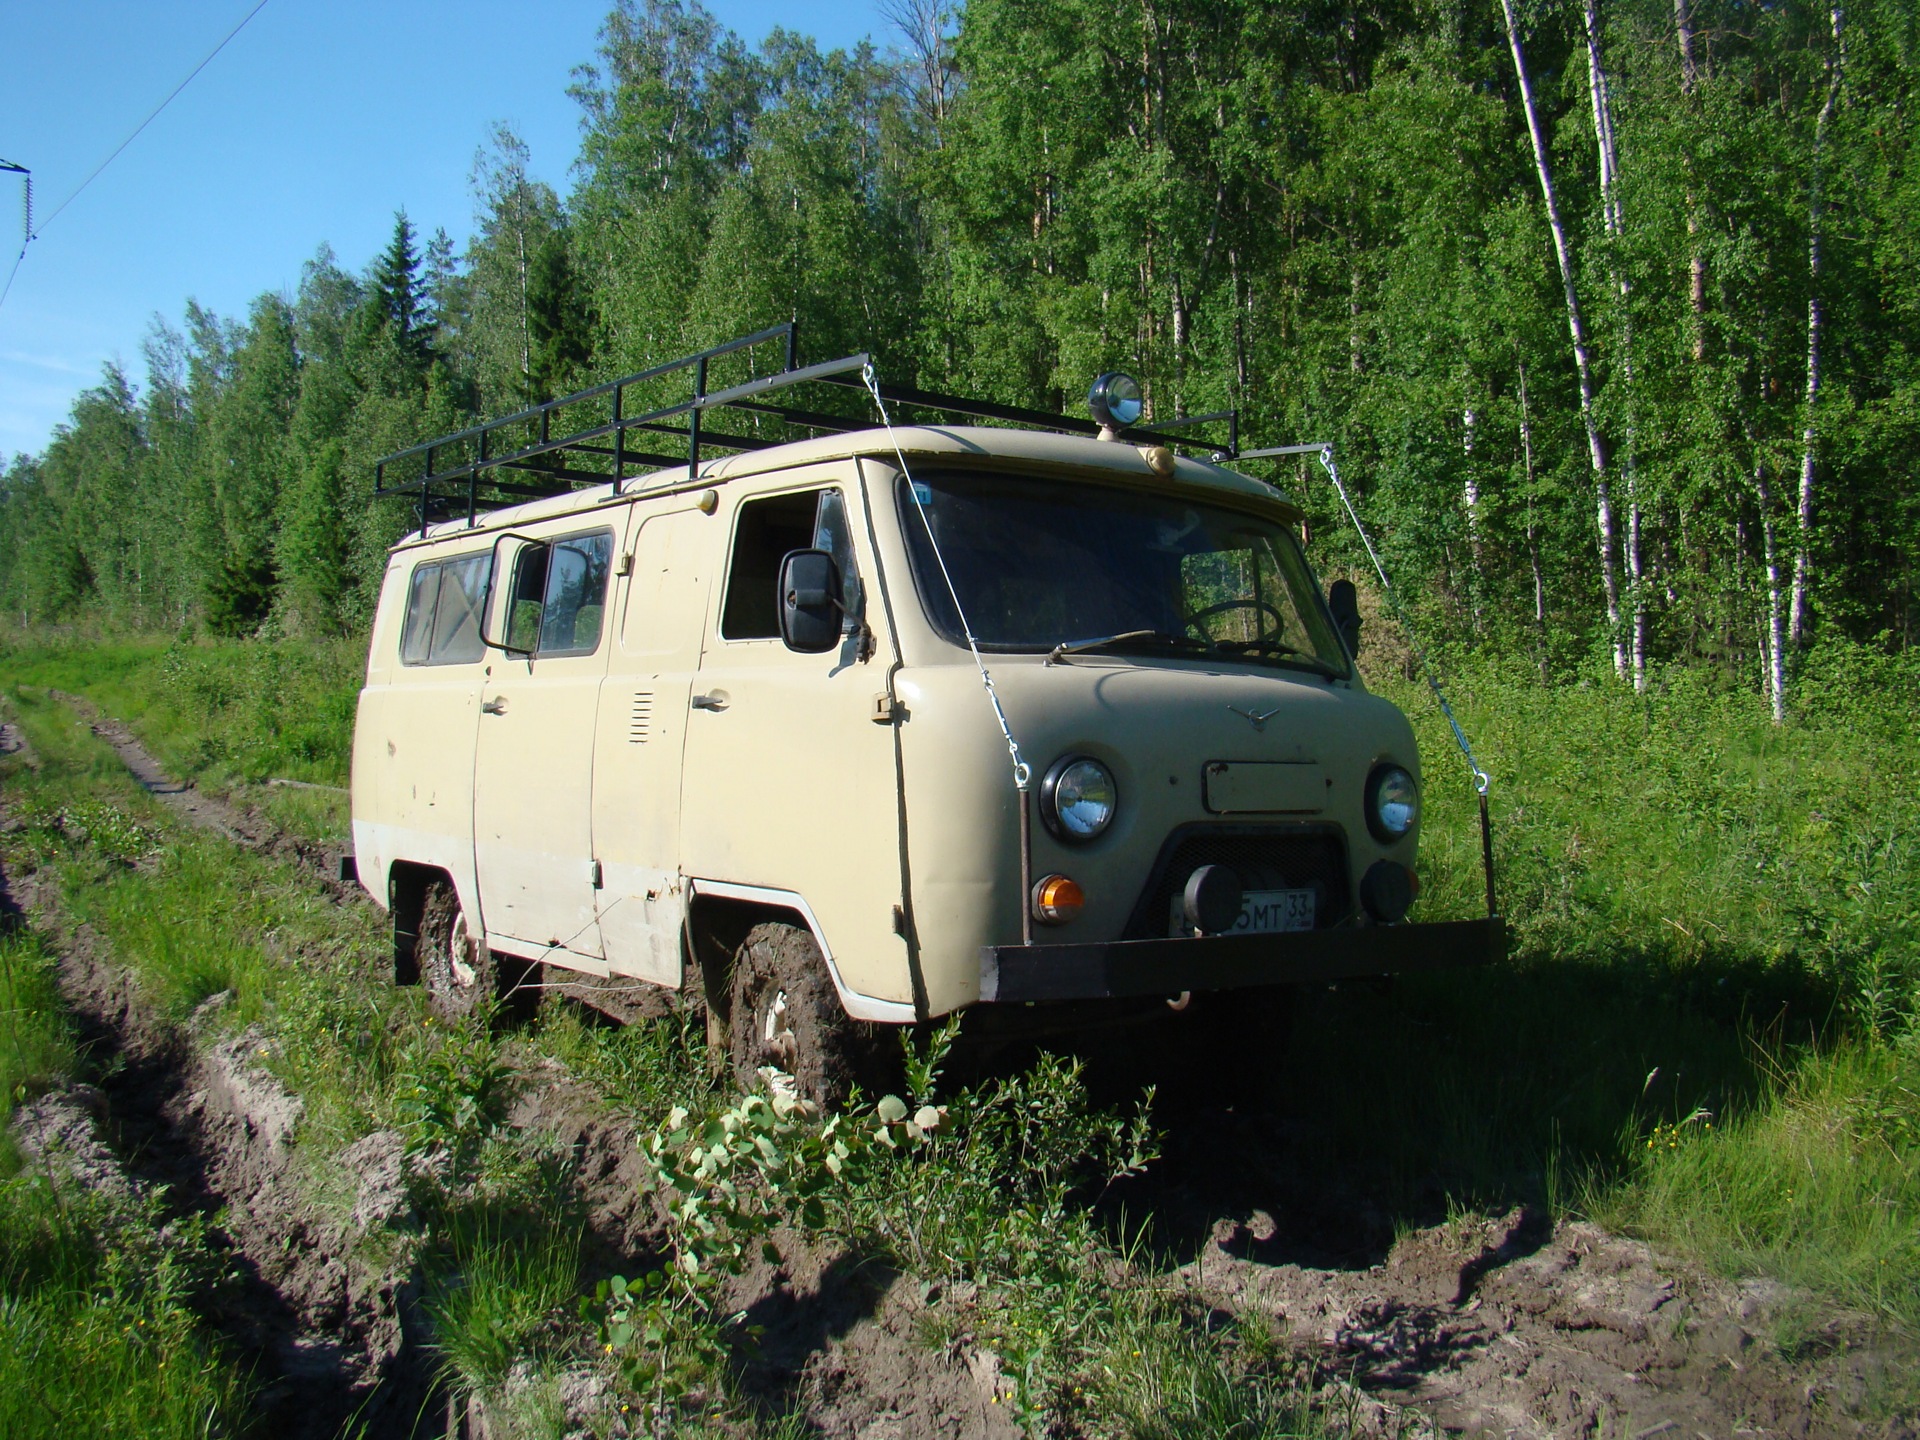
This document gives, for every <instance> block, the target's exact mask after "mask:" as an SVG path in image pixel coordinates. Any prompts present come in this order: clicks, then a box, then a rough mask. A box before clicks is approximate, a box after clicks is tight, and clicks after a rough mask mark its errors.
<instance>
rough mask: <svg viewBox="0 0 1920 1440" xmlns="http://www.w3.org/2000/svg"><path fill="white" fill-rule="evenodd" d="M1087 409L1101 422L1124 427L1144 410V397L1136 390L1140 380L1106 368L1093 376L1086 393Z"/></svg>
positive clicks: (1122, 428)
mask: <svg viewBox="0 0 1920 1440" xmlns="http://www.w3.org/2000/svg"><path fill="white" fill-rule="evenodd" d="M1087 408H1088V409H1089V410H1091V411H1093V418H1094V419H1096V420H1098V421H1099V422H1100V423H1101V424H1102V425H1105V426H1107V427H1109V428H1110V429H1114V430H1124V429H1126V428H1127V427H1128V426H1129V425H1131V424H1133V423H1134V422H1135V421H1136V420H1138V419H1139V418H1140V415H1141V412H1142V411H1143V410H1145V409H1146V397H1145V396H1143V395H1142V394H1141V393H1140V382H1139V381H1138V380H1136V379H1134V378H1133V376H1131V375H1122V374H1121V373H1120V372H1119V371H1118V370H1109V371H1107V373H1106V374H1104V375H1102V376H1100V377H1099V378H1098V379H1096V380H1095V381H1094V382H1093V388H1092V389H1091V390H1089V391H1088V392H1087Z"/></svg>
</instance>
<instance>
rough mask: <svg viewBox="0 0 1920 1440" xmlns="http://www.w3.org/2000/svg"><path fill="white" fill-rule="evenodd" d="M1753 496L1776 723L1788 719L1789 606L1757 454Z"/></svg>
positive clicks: (1770, 693) (1770, 700)
mask: <svg viewBox="0 0 1920 1440" xmlns="http://www.w3.org/2000/svg"><path fill="white" fill-rule="evenodd" d="M1753 494H1754V499H1755V500H1756V501H1757V502H1758V503H1759V508H1760V556H1761V560H1762V561H1763V562H1764V564H1765V567H1766V575H1767V623H1766V630H1765V632H1764V634H1763V645H1762V648H1763V649H1764V651H1765V652H1766V654H1765V660H1766V667H1767V708H1768V709H1769V710H1771V711H1772V712H1773V723H1774V724H1776V725H1784V724H1785V723H1786V720H1787V657H1786V638H1787V627H1786V607H1785V605H1784V604H1783V603H1782V601H1781V595H1780V547H1779V538H1778V535H1777V532H1776V527H1775V525H1774V522H1773V489H1772V487H1771V486H1770V485H1769V484H1768V483H1767V462H1766V460H1765V459H1764V458H1763V457H1761V456H1760V455H1758V454H1757V453H1756V455H1755V456H1754V461H1753Z"/></svg>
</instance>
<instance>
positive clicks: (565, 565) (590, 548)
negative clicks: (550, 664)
mask: <svg viewBox="0 0 1920 1440" xmlns="http://www.w3.org/2000/svg"><path fill="white" fill-rule="evenodd" d="M612 568H613V536H612V535H611V534H609V533H608V532H606V531H604V530H603V531H601V532H600V533H599V534H598V535H582V536H580V537H579V538H578V539H575V540H561V541H558V542H556V543H555V545H554V547H553V551H552V554H551V556H550V557H549V558H548V560H547V595H546V604H545V606H544V608H543V610H542V613H541V616H540V653H541V654H542V655H587V654H591V653H592V652H593V650H594V649H595V648H596V647H597V646H598V645H599V644H600V620H601V617H602V616H604V615H605V614H606V609H607V572H608V571H609V570H611V569H612Z"/></svg>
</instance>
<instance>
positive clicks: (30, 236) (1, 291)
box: [0, 0, 267, 305]
mask: <svg viewBox="0 0 1920 1440" xmlns="http://www.w3.org/2000/svg"><path fill="white" fill-rule="evenodd" d="M266 8H267V0H260V3H259V4H257V5H255V6H254V7H253V9H251V10H249V11H248V12H247V13H246V14H245V15H244V16H242V17H241V19H240V23H239V24H238V25H235V26H234V27H233V29H231V30H229V31H228V32H227V33H226V35H225V36H224V37H223V38H222V39H221V41H220V43H219V44H218V45H216V46H214V47H213V49H211V50H209V51H208V52H207V53H206V57H205V58H204V59H202V60H201V62H200V63H199V64H198V65H196V66H194V67H193V69H191V70H189V71H188V72H187V77H186V79H184V80H182V81H181V82H180V83H179V84H178V85H176V86H174V87H173V89H171V90H169V91H168V92H167V98H166V99H164V100H162V101H161V102H160V103H159V104H158V105H156V106H154V107H153V109H152V110H151V111H149V112H148V114H147V118H146V119H144V120H142V121H141V122H140V123H139V124H138V125H136V126H134V127H133V130H132V132H131V133H130V134H129V135H128V136H127V138H126V139H124V140H122V141H121V142H120V143H119V144H118V145H116V146H114V147H113V153H112V154H110V155H108V156H107V158H106V159H104V160H102V161H101V162H100V163H99V164H98V165H96V166H94V167H93V171H92V173H91V174H89V175H88V176H87V178H86V179H84V180H82V181H81V182H80V183H79V184H78V185H77V186H75V187H74V190H73V193H72V194H71V195H69V196H67V198H66V199H64V200H62V201H61V202H60V203H59V204H58V205H56V206H54V207H53V210H52V213H50V214H49V215H48V216H47V218H46V219H45V220H42V221H41V222H40V224H39V226H38V227H37V228H36V227H35V226H34V225H33V224H32V220H31V213H29V220H28V225H27V236H26V239H24V240H22V241H21V242H20V253H19V254H18V255H16V256H15V257H14V259H13V269H12V270H10V271H8V272H7V283H6V285H5V286H4V287H0V305H4V304H6V301H7V293H8V291H10V290H12V289H13V277H14V276H15V275H17V274H19V273H20V262H21V261H22V260H24V259H26V258H27V246H29V245H31V244H32V243H33V242H34V241H35V240H38V239H39V238H40V235H41V232H42V231H44V230H45V229H46V228H47V226H49V225H51V224H52V223H53V222H54V221H55V220H56V219H58V218H59V216H60V212H61V211H62V210H64V209H66V208H67V206H69V205H71V204H72V203H73V202H74V201H75V200H77V199H79V198H80V192H81V191H82V190H85V189H86V188H87V187H88V186H89V185H91V184H92V183H93V182H94V181H95V180H97V179H99V178H100V172H101V171H102V170H105V169H106V168H107V166H109V165H111V164H112V163H113V162H114V161H115V160H118V159H119V158H120V152H121V151H122V150H125V149H126V148H127V147H128V146H129V145H131V144H132V143H133V142H134V141H135V140H137V139H139V138H140V132H141V131H142V130H145V129H146V128H147V126H149V125H151V124H152V123H153V122H154V121H155V120H156V119H157V118H158V117H159V114H160V112H161V111H162V110H164V109H166V108H167V106H169V105H171V104H172V103H173V102H174V99H175V97H176V96H178V95H179V93H180V92H181V91H182V90H184V89H186V88H187V86H189V85H191V84H192V83H193V79H194V77H195V76H196V75H198V74H199V73H200V72H201V71H202V70H204V69H206V68H207V66H208V65H210V64H212V63H213V57H214V56H216V55H218V54H219V53H220V52H221V51H222V50H224V49H226V48H227V44H228V42H229V41H231V40H232V39H233V37H234V36H236V35H238V34H239V33H240V32H241V31H242V30H244V29H246V28H247V22H248V21H250V20H252V19H253V17H254V16H256V15H258V14H259V13H260V12H261V11H262V10H264V9H266ZM8 168H9V169H19V168H21V167H17V166H9V167H8ZM22 173H25V172H24V170H22ZM32 183H33V182H32V180H31V179H29V180H28V182H27V184H28V185H29V187H31V185H32ZM27 193H28V194H29V196H31V194H32V193H33V192H32V190H31V188H29V190H28V192H27ZM29 204H31V201H29Z"/></svg>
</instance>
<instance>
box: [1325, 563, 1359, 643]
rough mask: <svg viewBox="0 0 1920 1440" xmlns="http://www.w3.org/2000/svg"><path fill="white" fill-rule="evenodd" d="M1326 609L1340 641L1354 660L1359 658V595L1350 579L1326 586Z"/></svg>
mask: <svg viewBox="0 0 1920 1440" xmlns="http://www.w3.org/2000/svg"><path fill="white" fill-rule="evenodd" d="M1327 610H1328V612H1329V613H1330V614H1331V615H1332V616H1333V628H1334V629H1336V630H1338V631H1339V632H1340V643H1341V644H1342V645H1344V646H1346V647H1347V654H1348V656H1349V657H1351V658H1352V659H1354V660H1358V659H1359V658H1360V597H1359V595H1358V594H1357V593H1356V592H1355V590H1354V588H1353V582H1352V581H1351V580H1336V581H1334V582H1333V583H1332V584H1331V585H1329V586H1328V587H1327Z"/></svg>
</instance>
